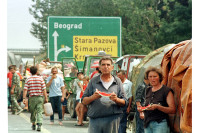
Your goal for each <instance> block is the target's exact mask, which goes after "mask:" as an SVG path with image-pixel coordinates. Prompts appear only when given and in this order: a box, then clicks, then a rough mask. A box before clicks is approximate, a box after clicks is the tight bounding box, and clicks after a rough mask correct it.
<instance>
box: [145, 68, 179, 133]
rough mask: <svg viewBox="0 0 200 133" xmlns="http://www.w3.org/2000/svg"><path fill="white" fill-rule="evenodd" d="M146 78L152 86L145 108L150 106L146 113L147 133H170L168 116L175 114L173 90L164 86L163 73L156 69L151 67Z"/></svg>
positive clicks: (149, 89) (148, 90)
mask: <svg viewBox="0 0 200 133" xmlns="http://www.w3.org/2000/svg"><path fill="white" fill-rule="evenodd" d="M145 77H146V78H147V79H148V80H149V82H150V85H151V86H149V87H148V88H147V89H146V96H145V106H148V105H150V107H148V108H147V109H146V110H145V111H144V116H141V117H144V131H145V133H170V128H169V118H168V114H174V113H175V111H176V109H175V103H174V96H173V90H172V89H171V88H168V87H167V86H165V85H162V83H161V82H162V80H163V75H162V71H161V70H160V69H158V68H156V67H149V68H148V69H147V70H146V72H145Z"/></svg>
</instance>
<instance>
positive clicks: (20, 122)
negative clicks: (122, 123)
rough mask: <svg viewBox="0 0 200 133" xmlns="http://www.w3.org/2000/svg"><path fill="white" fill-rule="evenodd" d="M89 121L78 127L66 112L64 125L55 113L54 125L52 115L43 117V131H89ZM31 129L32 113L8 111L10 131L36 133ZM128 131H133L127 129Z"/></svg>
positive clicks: (77, 132)
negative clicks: (51, 122) (59, 122)
mask: <svg viewBox="0 0 200 133" xmlns="http://www.w3.org/2000/svg"><path fill="white" fill-rule="evenodd" d="M88 122H89V121H84V126H81V127H77V126H74V125H75V124H76V119H75V118H70V116H69V114H65V118H64V121H63V126H60V125H59V124H58V114H57V113H56V114H54V125H50V117H49V116H45V115H44V117H43V125H42V129H41V132H42V133H87V132H88ZM35 132H37V131H33V130H32V129H31V123H30V113H29V112H23V113H21V114H19V115H12V114H11V112H10V111H8V133H35ZM127 133H131V131H129V130H127Z"/></svg>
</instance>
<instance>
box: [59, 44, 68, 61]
mask: <svg viewBox="0 0 200 133" xmlns="http://www.w3.org/2000/svg"><path fill="white" fill-rule="evenodd" d="M64 50H65V52H66V53H67V52H68V51H70V50H71V48H70V47H68V46H65V48H61V49H59V50H58V51H57V52H56V59H57V57H58V54H59V53H60V52H62V51H64Z"/></svg>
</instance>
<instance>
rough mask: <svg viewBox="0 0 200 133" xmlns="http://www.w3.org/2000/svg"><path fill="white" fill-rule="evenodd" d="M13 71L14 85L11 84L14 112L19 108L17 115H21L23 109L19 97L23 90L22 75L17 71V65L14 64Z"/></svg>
mask: <svg viewBox="0 0 200 133" xmlns="http://www.w3.org/2000/svg"><path fill="white" fill-rule="evenodd" d="M10 71H11V73H12V74H13V77H12V86H11V91H10V94H11V102H12V109H11V110H12V114H15V112H16V110H17V115H19V114H20V113H21V112H22V111H23V109H22V108H21V107H20V106H19V104H18V102H17V98H18V97H19V95H20V92H21V88H20V77H19V75H18V74H17V73H16V66H14V65H13V66H12V67H11V69H10Z"/></svg>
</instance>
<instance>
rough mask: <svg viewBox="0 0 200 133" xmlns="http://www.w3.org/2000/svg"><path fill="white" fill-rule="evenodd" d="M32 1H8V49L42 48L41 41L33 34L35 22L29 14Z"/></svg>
mask: <svg viewBox="0 0 200 133" xmlns="http://www.w3.org/2000/svg"><path fill="white" fill-rule="evenodd" d="M32 4H33V3H32V0H7V48H37V49H39V48H41V43H40V41H39V40H38V39H37V38H35V37H34V36H33V35H32V34H31V33H30V30H31V23H32V22H35V20H34V18H33V16H32V15H31V14H30V13H29V7H31V5H32Z"/></svg>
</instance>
